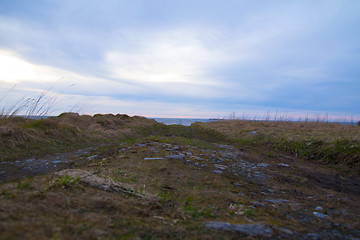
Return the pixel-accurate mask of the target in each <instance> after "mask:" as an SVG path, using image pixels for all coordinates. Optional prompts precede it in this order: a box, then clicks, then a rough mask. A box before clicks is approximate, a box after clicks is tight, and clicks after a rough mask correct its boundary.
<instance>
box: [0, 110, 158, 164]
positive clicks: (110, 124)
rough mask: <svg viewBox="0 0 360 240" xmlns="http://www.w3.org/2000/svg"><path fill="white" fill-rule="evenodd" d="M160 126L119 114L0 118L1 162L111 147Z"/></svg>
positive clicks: (150, 121)
mask: <svg viewBox="0 0 360 240" xmlns="http://www.w3.org/2000/svg"><path fill="white" fill-rule="evenodd" d="M161 127H162V125H161V124H159V123H157V122H155V121H154V120H149V119H146V118H143V117H137V116H134V117H129V116H127V115H120V114H118V115H111V114H108V115H100V114H98V115H95V116H93V117H91V116H86V115H83V116H80V115H78V114H76V113H64V114H61V115H60V116H58V117H51V118H46V119H40V120H34V119H28V118H21V117H11V118H6V119H0V141H1V146H0V151H1V153H2V154H1V156H0V160H2V161H4V160H12V159H16V158H21V157H31V156H34V155H35V156H36V155H42V154H46V153H56V152H63V151H69V150H74V149H78V148H83V147H88V146H97V145H104V144H112V143H116V142H119V141H124V140H129V139H133V138H138V137H143V136H147V135H148V134H151V133H152V132H151V131H156V129H157V128H159V129H161Z"/></svg>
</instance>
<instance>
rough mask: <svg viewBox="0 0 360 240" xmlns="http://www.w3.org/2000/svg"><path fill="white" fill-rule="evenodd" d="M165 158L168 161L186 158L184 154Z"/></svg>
mask: <svg viewBox="0 0 360 240" xmlns="http://www.w3.org/2000/svg"><path fill="white" fill-rule="evenodd" d="M165 157H166V158H168V159H176V160H183V159H184V158H185V155H184V154H174V155H167V156H165Z"/></svg>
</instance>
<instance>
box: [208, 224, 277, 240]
mask: <svg viewBox="0 0 360 240" xmlns="http://www.w3.org/2000/svg"><path fill="white" fill-rule="evenodd" d="M205 226H206V227H208V228H212V229H216V230H220V231H234V232H238V233H243V234H245V235H249V236H259V237H271V236H272V234H273V231H272V229H271V228H269V227H266V226H265V225H259V224H230V223H226V222H207V223H205Z"/></svg>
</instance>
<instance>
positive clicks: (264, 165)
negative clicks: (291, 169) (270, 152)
mask: <svg viewBox="0 0 360 240" xmlns="http://www.w3.org/2000/svg"><path fill="white" fill-rule="evenodd" d="M257 166H258V167H268V166H269V164H267V163H259V164H258V165H257Z"/></svg>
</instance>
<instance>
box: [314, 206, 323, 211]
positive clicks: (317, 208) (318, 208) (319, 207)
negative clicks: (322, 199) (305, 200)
mask: <svg viewBox="0 0 360 240" xmlns="http://www.w3.org/2000/svg"><path fill="white" fill-rule="evenodd" d="M315 210H316V211H322V210H323V208H322V207H321V206H317V207H316V208H315Z"/></svg>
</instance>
